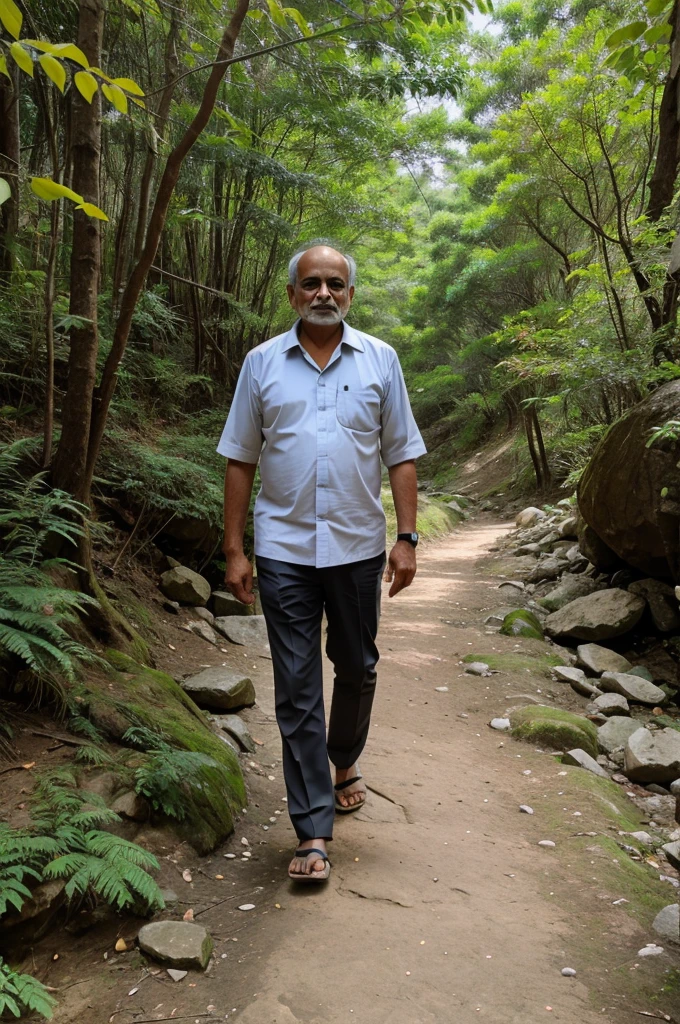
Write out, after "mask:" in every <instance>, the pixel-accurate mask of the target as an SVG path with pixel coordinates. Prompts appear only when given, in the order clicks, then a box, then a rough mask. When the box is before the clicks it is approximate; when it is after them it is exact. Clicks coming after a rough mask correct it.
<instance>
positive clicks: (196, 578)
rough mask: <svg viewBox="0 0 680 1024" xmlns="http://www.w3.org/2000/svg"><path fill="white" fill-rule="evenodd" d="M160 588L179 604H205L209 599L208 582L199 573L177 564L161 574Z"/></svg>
mask: <svg viewBox="0 0 680 1024" xmlns="http://www.w3.org/2000/svg"><path fill="white" fill-rule="evenodd" d="M160 588H161V591H162V593H163V594H165V596H166V597H167V598H169V599H170V600H171V601H179V603H180V604H189V605H206V604H207V603H208V601H209V599H210V584H209V583H208V581H207V580H206V579H205V577H204V576H201V575H200V574H199V573H197V572H194V570H193V569H188V568H187V567H186V566H185V565H178V566H177V567H176V568H174V569H168V571H167V572H164V573H163V575H162V576H161V582H160Z"/></svg>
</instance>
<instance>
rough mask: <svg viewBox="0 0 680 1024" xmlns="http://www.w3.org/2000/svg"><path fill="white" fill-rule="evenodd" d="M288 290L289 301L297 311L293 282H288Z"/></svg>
mask: <svg viewBox="0 0 680 1024" xmlns="http://www.w3.org/2000/svg"><path fill="white" fill-rule="evenodd" d="M286 291H287V292H288V301H289V302H290V304H291V306H292V307H293V309H294V310H295V312H296V313H297V309H296V306H295V288H294V287H293V285H292V284H287V285H286Z"/></svg>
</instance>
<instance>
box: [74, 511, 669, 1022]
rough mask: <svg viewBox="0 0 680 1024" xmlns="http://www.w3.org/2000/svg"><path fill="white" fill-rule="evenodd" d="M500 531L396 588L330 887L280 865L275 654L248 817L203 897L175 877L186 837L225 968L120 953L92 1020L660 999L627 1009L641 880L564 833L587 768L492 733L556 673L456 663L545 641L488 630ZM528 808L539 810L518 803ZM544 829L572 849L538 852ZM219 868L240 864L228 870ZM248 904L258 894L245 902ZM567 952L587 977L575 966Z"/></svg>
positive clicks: (434, 554)
mask: <svg viewBox="0 0 680 1024" xmlns="http://www.w3.org/2000/svg"><path fill="white" fill-rule="evenodd" d="M504 529H505V527H503V526H502V525H501V524H498V523H480V522H477V523H469V524H467V525H466V526H465V527H463V528H462V529H461V530H459V531H458V532H457V533H456V534H454V535H452V536H451V537H449V538H447V539H446V540H444V541H441V542H438V543H436V544H432V545H430V546H429V547H427V548H426V549H425V550H424V551H423V552H422V554H421V556H420V571H419V574H418V576H417V579H416V581H415V583H414V585H413V586H412V588H411V589H410V590H409V591H408V592H406V593H404V594H403V595H400V596H399V597H398V598H397V599H395V600H393V601H388V600H387V599H384V600H383V620H382V624H381V641H380V643H381V651H382V659H381V662H380V669H379V683H378V687H379V690H378V697H377V700H376V707H375V715H374V720H373V726H372V730H371V739H370V743H369V747H368V749H367V751H366V753H365V755H364V757H363V759H362V770H363V772H364V775H365V777H366V779H367V782H368V784H369V786H370V788H371V793H370V802H369V804H368V806H367V808H366V809H365V810H364V811H363V812H361V813H360V814H358V815H356V816H353V817H351V818H348V819H342V820H340V821H339V822H338V824H337V831H336V839H335V842H334V843H333V846H332V850H331V856H332V861H333V870H332V877H331V881H330V884H329V886H328V887H327V888H326V889H325V890H323V891H317V890H309V889H305V890H302V891H297V890H294V889H293V888H291V887H290V885H289V883H288V882H287V880H286V878H285V868H286V865H287V862H288V859H289V856H290V851H291V850H292V849H293V843H294V836H293V832H292V829H291V827H290V824H289V822H288V820H287V817H286V816H285V814H279V815H275V814H274V811H275V810H280V809H284V811H285V803H283V802H282V800H281V798H282V796H283V792H284V791H283V786H282V780H281V777H280V756H279V748H278V739H277V735H276V730H275V725H274V722H273V693H272V684H271V678H270V675H269V674H268V672H269V670H268V669H265V671H264V672H262V674H261V677H260V678H259V680H258V704H259V707H258V708H257V709H254V712H253V713H252V715H251V729H252V731H253V733H254V735H255V736H257V737H258V738H260V739H263V740H264V741H265V745H264V746H263V747H262V748H261V751H262V752H258V755H257V757H256V759H255V758H254V759H253V762H252V764H251V774H250V775H249V785H250V788H251V805H250V808H249V811H248V814H247V815H245V816H244V818H243V819H242V822H241V823H240V824H239V826H237V832H236V835H235V837H234V840H233V842H232V843H231V844H230V847H228V848H225V849H224V850H220V851H218V852H217V853H216V854H215V855H213V857H212V858H210V859H209V861H208V862H204V863H203V865H202V867H201V874H199V873H198V872H197V871H196V870H195V871H194V879H195V881H194V883H192V886H191V887H190V889H191V891H190V890H189V887H188V886H187V885H186V884H185V883H183V882H182V881H181V879H180V878H179V872H180V871H181V869H182V868H183V867H184V866H190V867H191V866H192V854H191V852H190V851H189V852H186V851H185V852H184V855H183V856H184V859H181V858H180V859H179V862H178V863H176V864H174V865H172V869H173V872H174V874H171V875H170V876H168V880H169V881H171V882H172V886H173V888H174V889H175V890H176V891H177V892H178V893H179V894H180V897H181V900H182V901H183V902H182V904H181V909H182V910H183V909H184V906H185V905H190V906H193V907H195V908H196V913H197V918H196V919H197V920H199V921H200V922H201V923H203V924H205V925H206V926H207V927H208V928H209V929H210V930H211V932H212V934H213V935H214V937H215V947H216V954H217V959H216V962H215V963H214V964H213V965H212V966H211V969H210V970H209V971H208V973H207V974H206V975H203V976H191V975H190V976H189V977H188V978H187V979H185V980H184V981H183V982H181V983H179V984H173V983H172V982H170V980H169V979H168V977H167V975H166V974H165V972H160V973H159V974H158V975H157V977H155V978H154V977H151V978H149V977H148V976H145V975H146V971H145V969H144V968H143V962H142V959H141V957H138V959H137V960H136V961H135V960H131V961H128V962H127V963H126V961H125V958H118V963H117V965H116V962H115V959H116V958H114V963H113V964H110V965H109V967H108V968H107V970H108V972H109V977H110V983H109V984H108V987H107V989H106V991H104V992H102V994H101V999H99V1000H97V1001H96V1003H94V1004H93V999H92V996H91V994H90V995H89V998H88V994H87V993H86V992H84V991H83V990H82V989H81V990H80V991H81V996H80V998H81V999H82V1002H81V1004H80V1010H81V1012H82V1013H85V1008H86V1007H88V1008H89V1017H88V1020H90V1021H92V1022H96V1024H99V1021H101V1022H102V1024H103V1021H105V1020H106V1021H108V1020H110V1019H111V1014H113V1013H114V1012H115V1013H116V1014H117V1015H116V1016H114V1017H113V1020H115V1021H116V1022H117V1024H120V1022H122V1021H126V1022H128V1021H132V1022H134V1021H139V1020H149V1019H158V1018H160V1017H164V1018H167V1017H170V1015H171V1014H172V1013H173V1011H174V1017H173V1019H182V1018H184V1019H187V1020H196V1021H197V1022H198V1024H202V1022H203V1020H207V1021H209V1022H212V1021H214V1020H218V1019H222V1020H224V1019H229V1020H238V1021H239V1022H240V1024H348V1022H351V1021H356V1022H357V1024H388V1022H389V1024H430V1022H435V1021H436V1022H452V1024H453V1022H455V1024H470V1022H472V1021H480V1020H481V1021H487V1022H489V1024H501V1022H502V1024H534V1022H538V1021H541V1020H555V1021H562V1022H566V1024H594V1022H595V1021H596V1020H597V1021H599V1022H602V1021H606V1022H610V1024H624V1022H628V1021H630V1022H632V1021H633V1020H640V1019H641V1018H640V1017H639V1016H636V1015H634V1014H633V1010H634V1009H638V1010H648V1009H650V1007H649V1006H648V1005H647V1004H646V1003H645V998H644V996H640V999H639V1000H638V1002H637V1003H635V1004H634V1005H633V1004H632V1003H630V999H631V998H635V992H636V991H637V989H635V990H631V989H630V986H629V985H628V978H629V976H630V971H631V966H630V963H628V961H629V960H630V958H631V957H633V959H634V957H635V952H636V951H637V949H639V948H640V946H641V945H643V944H644V943H645V942H647V941H651V939H652V938H653V936H650V935H649V934H648V933H645V932H644V931H643V930H642V929H640V927H639V925H638V924H637V923H636V922H635V921H633V920H632V919H631V918H630V917H628V916H625V913H624V912H623V911H622V910H621V908H620V907H617V906H613V905H612V904H613V901H614V900H615V899H616V898H617V897H620V896H622V895H624V892H623V891H622V890H621V888H620V887H618V881H617V880H616V879H615V880H614V881H612V880H611V878H610V877H609V875H608V874H607V872H606V870H605V869H606V866H607V865H610V866H611V860H612V858H611V857H610V856H609V855H605V856H604V857H603V856H602V852H601V851H599V850H598V851H597V853H596V852H592V853H588V852H586V853H585V854H583V851H587V850H589V849H592V850H593V851H594V848H592V847H591V848H589V847H588V846H587V843H588V842H592V839H591V840H588V839H585V840H582V839H581V840H576V842H578V843H579V844H580V846H579V850H580V851H581V854H582V855H581V856H580V858H579V857H574V858H573V859H572V856H571V855H572V853H574V854H575V853H576V847H575V846H574V847H569V845H568V844H569V841H570V838H571V837H572V836H574V835H575V834H576V833H578V832H579V831H581V830H583V831H586V830H587V829H588V828H593V827H596V828H597V827H600V823H599V822H597V823H595V826H594V825H593V820H592V819H593V818H594V816H595V814H596V811H595V810H592V811H591V809H590V808H589V807H588V806H587V805H585V804H584V803H583V798H584V791H582V790H579V789H578V784H577V783H575V784H573V785H571V788H570V784H571V780H572V778H574V779H576V778H577V775H573V774H572V773H579V774H578V778H581V777H583V776H585V775H586V773H584V772H580V770H579V769H571V770H570V773H569V777H568V778H565V775H566V774H567V773H565V771H564V770H562V767H561V765H559V764H558V762H557V761H556V760H555V758H554V757H552V756H548V755H546V754H541V753H537V752H535V751H533V750H532V749H531V748H530V747H526V746H523V745H521V744H518V743H515V742H514V741H513V740H511V739H509V738H507V737H506V736H504V735H502V734H499V733H497V732H493V731H492V730H490V729H489V728H488V726H487V722H488V720H489V718H490V717H492V716H493V715H496V714H498V713H500V712H502V711H503V710H504V709H505V708H506V707H507V706H508V704H509V703H510V704H512V703H527V700H520V701H517V700H510V701H508V698H509V697H512V695H516V694H520V693H525V694H529V700H531V699H534V700H540V699H541V697H540V696H539V697H538V698H537V697H535V696H534V697H533V698H532V697H531V695H532V694H534V695H535V694H536V693H539V694H541V692H542V688H543V687H546V688H548V689H550V687H551V684H550V683H549V682H548V681H547V679H546V677H545V675H543V676H541V675H540V674H539V675H537V674H536V673H535V672H534V671H533V670H531V669H530V668H526V667H525V668H522V667H521V666H520V667H519V668H517V667H516V668H514V669H513V671H510V672H507V671H506V672H503V673H501V674H499V675H494V676H493V677H491V678H475V677H472V676H469V675H465V674H464V673H463V669H462V667H461V665H460V664H459V661H460V659H461V658H462V657H464V656H465V655H467V654H469V653H484V652H491V651H494V650H495V651H497V652H501V653H503V652H506V653H510V652H517V651H520V652H524V653H525V654H526V655H527V657H531V656H532V655H533V656H534V657H535V656H536V655H537V654H540V652H545V647H544V645H542V644H539V643H537V642H535V641H523V642H522V643H521V644H515V642H514V640H513V639H510V638H504V637H500V636H497V635H496V634H488V633H487V634H486V635H485V628H484V626H483V625H481V623H482V622H483V619H484V611H483V609H485V608H489V607H493V606H494V605H496V604H498V601H497V598H496V596H495V595H494V593H493V589H494V588H495V587H496V586H497V584H498V579H497V578H493V577H491V576H489V575H487V574H485V571H484V569H483V568H479V567H477V568H476V563H477V562H478V560H479V559H480V557H481V556H483V555H484V554H486V553H487V552H488V549H489V547H490V546H491V545H492V544H493V541H494V538H495V537H497V536H498V534H499V533H500V532H502V531H503V530H504ZM536 664H538V665H539V666H540V661H538V660H537V661H536ZM329 681H330V680H327V682H329ZM438 686H448V688H449V689H448V692H437V691H436V689H435V687H438ZM553 688H554V687H553ZM260 765H263V766H264V767H263V768H260V767H259V766H260ZM269 773H271V774H269ZM586 795H587V794H586ZM522 803H529V804H532V805H533V806H534V807H535V808H536V813H535V815H534V816H532V817H530V816H527V815H525V814H521V813H520V812H519V805H520V804H522ZM611 806H613V804H612V805H611ZM614 810H615V811H616V807H614ZM575 811H577V812H578V811H580V812H581V814H582V815H583V817H574V812H575ZM272 818H275V819H277V821H276V823H274V822H273V821H271V820H270V819H272ZM265 827H266V828H267V831H266V832H265V831H264V828H265ZM592 834H594V833H591V835H592ZM241 837H245V838H247V839H248V840H249V843H250V849H251V850H252V857H251V859H250V860H249V861H242V860H240V859H236V860H225V859H224V853H225V852H229V850H232V851H234V852H237V853H240V852H241V851H242V850H243V846H242V845H241ZM540 839H553V840H556V841H557V848H556V849H545V848H541V847H539V846H538V845H537V843H538V841H539V840H540ZM584 843H585V845H584ZM174 859H177V858H174ZM605 862H606V863H605ZM614 862H615V863H616V860H615V859H614ZM196 864H197V858H196V857H195V855H193V866H194V867H195V866H196ZM591 865H595V866H591ZM215 873H219V874H223V875H224V876H225V877H224V879H222V880H219V881H213V879H214V874H215ZM622 884H623V883H622ZM180 890H181V891H180ZM225 897H226V898H228V902H223V903H221V904H219V905H217V906H214V907H211V904H214V903H215V901H216V900H218V899H223V898H225ZM670 900H671V891H669V894H668V900H667V902H670ZM598 901H599V903H598ZM246 902H247V903H254V904H255V909H254V910H253V911H250V912H240V911H239V910H238V909H237V907H238V905H239V904H242V903H246ZM594 906H596V908H597V909H596V911H593V912H591V911H592V910H593V907H594ZM598 915H599V916H598ZM133 934H134V933H133ZM645 935H646V937H645ZM135 956H138V954H135ZM99 962H100V964H101V960H100V961H99ZM631 963H632V961H631ZM622 964H623V965H625V966H624V967H623V968H622V966H621V965H622ZM563 967H575V968H576V969H577V971H578V974H577V977H576V978H575V979H574V978H565V977H562V976H561V969H562V968H563ZM650 969H651V968H650ZM656 969H657V970H658V965H657V967H656ZM665 969H666V970H667V969H668V963H666V965H665ZM116 970H118V971H119V972H122V976H121V974H120V973H119V974H118V975H117V976H116V974H115V972H116ZM636 970H637V968H636ZM645 970H646V965H645V964H642V965H641V968H640V971H641V972H644V971H645ZM621 971H624V972H625V973H626V985H628V987H627V988H625V987H624V988H623V989H622V988H621V985H620V978H621V976H622V975H621ZM617 972H619V973H618V977H617ZM141 977H145V980H144V982H143V984H142V985H140V988H139V992H138V993H136V994H135V995H134V996H133V997H129V996H128V995H127V991H128V989H129V988H130V987H131V986H132V985H134V984H135V982H136V981H137V980H139V979H140V978H141ZM638 983H639V985H640V990H641V991H642V990H644V988H645V984H643V982H642V979H641V978H640V977H639V976H638V977H637V978H636V985H638ZM190 986H191V987H190ZM657 987H658V986H657ZM631 992H632V995H631ZM75 1008H76V1007H75V1004H73V1003H71V1007H70V1011H69V1009H68V1007H67V1005H64V1004H62V1009H61V1010H60V1012H59V1014H58V1016H57V1020H59V1021H64V1022H65V1021H66V1020H74V1019H75V1015H74V1011H75ZM234 1010H235V1012H234ZM69 1012H70V1013H71V1014H72V1015H71V1016H66V1015H65V1014H67V1013H69ZM82 1019H85V1017H84V1016H83V1018H82Z"/></svg>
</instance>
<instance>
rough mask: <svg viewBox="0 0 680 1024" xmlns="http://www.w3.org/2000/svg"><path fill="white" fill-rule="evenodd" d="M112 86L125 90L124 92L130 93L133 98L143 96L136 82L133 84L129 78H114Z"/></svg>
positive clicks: (142, 91)
mask: <svg viewBox="0 0 680 1024" xmlns="http://www.w3.org/2000/svg"><path fill="white" fill-rule="evenodd" d="M112 84H113V85H117V86H118V88H119V89H125V92H129V93H131V94H132V95H133V96H144V95H145V93H144V90H143V89H140V88H139V86H138V85H137V83H136V82H133V81H132V79H131V78H114V79H112Z"/></svg>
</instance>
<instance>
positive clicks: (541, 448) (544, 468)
mask: <svg viewBox="0 0 680 1024" xmlns="http://www.w3.org/2000/svg"><path fill="white" fill-rule="evenodd" d="M531 414H532V419H533V424H534V433H535V435H536V442H537V444H538V455H539V458H540V461H541V478H542V480H543V486H544V487H547V485H548V484H549V483H550V481H551V480H552V471H551V469H550V464H549V462H548V457H547V455H546V453H545V444H544V442H543V431H542V430H541V424H540V423H539V422H538V413H537V412H536V406H535V405H534V406H532V407H531Z"/></svg>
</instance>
